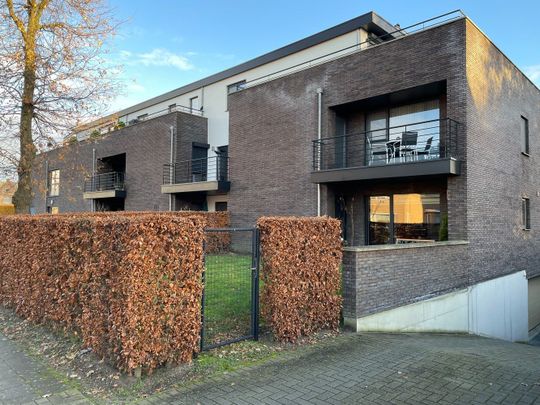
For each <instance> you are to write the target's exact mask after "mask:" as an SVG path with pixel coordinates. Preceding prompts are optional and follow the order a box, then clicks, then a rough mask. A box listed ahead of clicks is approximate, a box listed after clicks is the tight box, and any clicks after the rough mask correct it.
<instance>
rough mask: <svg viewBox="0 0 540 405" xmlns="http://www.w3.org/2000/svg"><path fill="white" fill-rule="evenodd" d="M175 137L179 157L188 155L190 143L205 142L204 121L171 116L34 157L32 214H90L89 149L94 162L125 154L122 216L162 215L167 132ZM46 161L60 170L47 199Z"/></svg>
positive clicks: (165, 203)
mask: <svg viewBox="0 0 540 405" xmlns="http://www.w3.org/2000/svg"><path fill="white" fill-rule="evenodd" d="M171 127H172V128H173V129H174V131H176V134H177V143H178V145H182V151H184V150H185V149H187V150H188V152H187V153H189V154H190V155H191V142H192V141H198V142H201V141H202V142H204V140H205V139H206V133H205V130H206V119H205V118H201V117H198V116H194V115H190V114H185V113H177V112H174V113H170V114H167V115H164V116H161V117H158V118H154V119H150V120H148V121H144V122H141V123H139V124H136V125H132V126H129V127H126V128H123V129H120V130H118V131H114V132H111V133H110V134H108V135H106V136H104V137H103V138H101V139H98V140H87V141H83V142H78V143H76V144H74V145H70V146H65V147H61V148H58V149H55V150H52V151H50V152H47V153H43V154H41V155H39V157H38V159H37V162H36V165H35V168H34V170H33V176H32V177H33V185H34V198H33V207H34V211H35V212H36V213H43V212H45V210H46V206H47V205H52V206H55V207H58V208H59V211H60V212H77V211H90V210H91V207H92V205H91V200H84V199H83V187H84V180H85V178H86V177H88V176H90V175H91V174H92V149H95V150H96V159H99V158H103V157H107V156H112V155H117V154H121V153H125V154H126V198H125V209H126V210H135V211H141V210H167V209H168V207H169V200H168V195H165V194H161V184H162V182H163V165H164V164H165V163H168V162H169V160H170V128H171ZM46 161H48V167H49V170H53V169H59V170H60V195H59V196H57V197H47V198H46V172H45V170H46V163H45V162H46Z"/></svg>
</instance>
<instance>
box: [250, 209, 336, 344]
mask: <svg viewBox="0 0 540 405" xmlns="http://www.w3.org/2000/svg"><path fill="white" fill-rule="evenodd" d="M257 225H258V227H259V230H260V235H261V256H262V266H261V277H262V279H263V288H262V295H261V307H262V308H261V310H262V316H263V317H264V319H265V321H266V324H267V325H268V326H269V327H270V329H271V331H272V333H273V334H274V336H275V337H276V338H277V339H278V340H281V341H289V342H295V341H296V340H297V339H298V338H299V337H300V336H308V335H310V334H312V333H314V332H316V331H318V330H321V329H333V330H337V329H338V327H339V318H340V310H341V302H342V300H341V296H340V293H339V289H340V283H341V274H340V265H341V258H342V250H341V226H340V222H339V221H338V220H336V219H333V218H329V217H262V218H260V219H259V220H258V222H257Z"/></svg>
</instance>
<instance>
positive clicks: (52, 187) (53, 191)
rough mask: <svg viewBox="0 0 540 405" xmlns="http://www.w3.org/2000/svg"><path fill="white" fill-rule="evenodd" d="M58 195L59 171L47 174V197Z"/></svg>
mask: <svg viewBox="0 0 540 405" xmlns="http://www.w3.org/2000/svg"><path fill="white" fill-rule="evenodd" d="M57 195H60V170H51V171H50V172H49V196H51V197H54V196H57Z"/></svg>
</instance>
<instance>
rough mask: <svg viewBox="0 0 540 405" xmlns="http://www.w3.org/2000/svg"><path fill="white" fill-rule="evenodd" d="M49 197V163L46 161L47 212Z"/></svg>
mask: <svg viewBox="0 0 540 405" xmlns="http://www.w3.org/2000/svg"><path fill="white" fill-rule="evenodd" d="M48 197H49V161H48V160H46V161H45V212H47V199H48Z"/></svg>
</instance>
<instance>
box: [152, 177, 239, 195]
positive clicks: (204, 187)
mask: <svg viewBox="0 0 540 405" xmlns="http://www.w3.org/2000/svg"><path fill="white" fill-rule="evenodd" d="M230 188H231V183H230V182H229V181H217V180H215V181H197V182H193V183H178V184H163V185H162V186H161V192H162V193H163V194H176V193H194V192H201V191H202V192H207V193H209V194H212V193H226V192H228V191H229V189H230Z"/></svg>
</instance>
